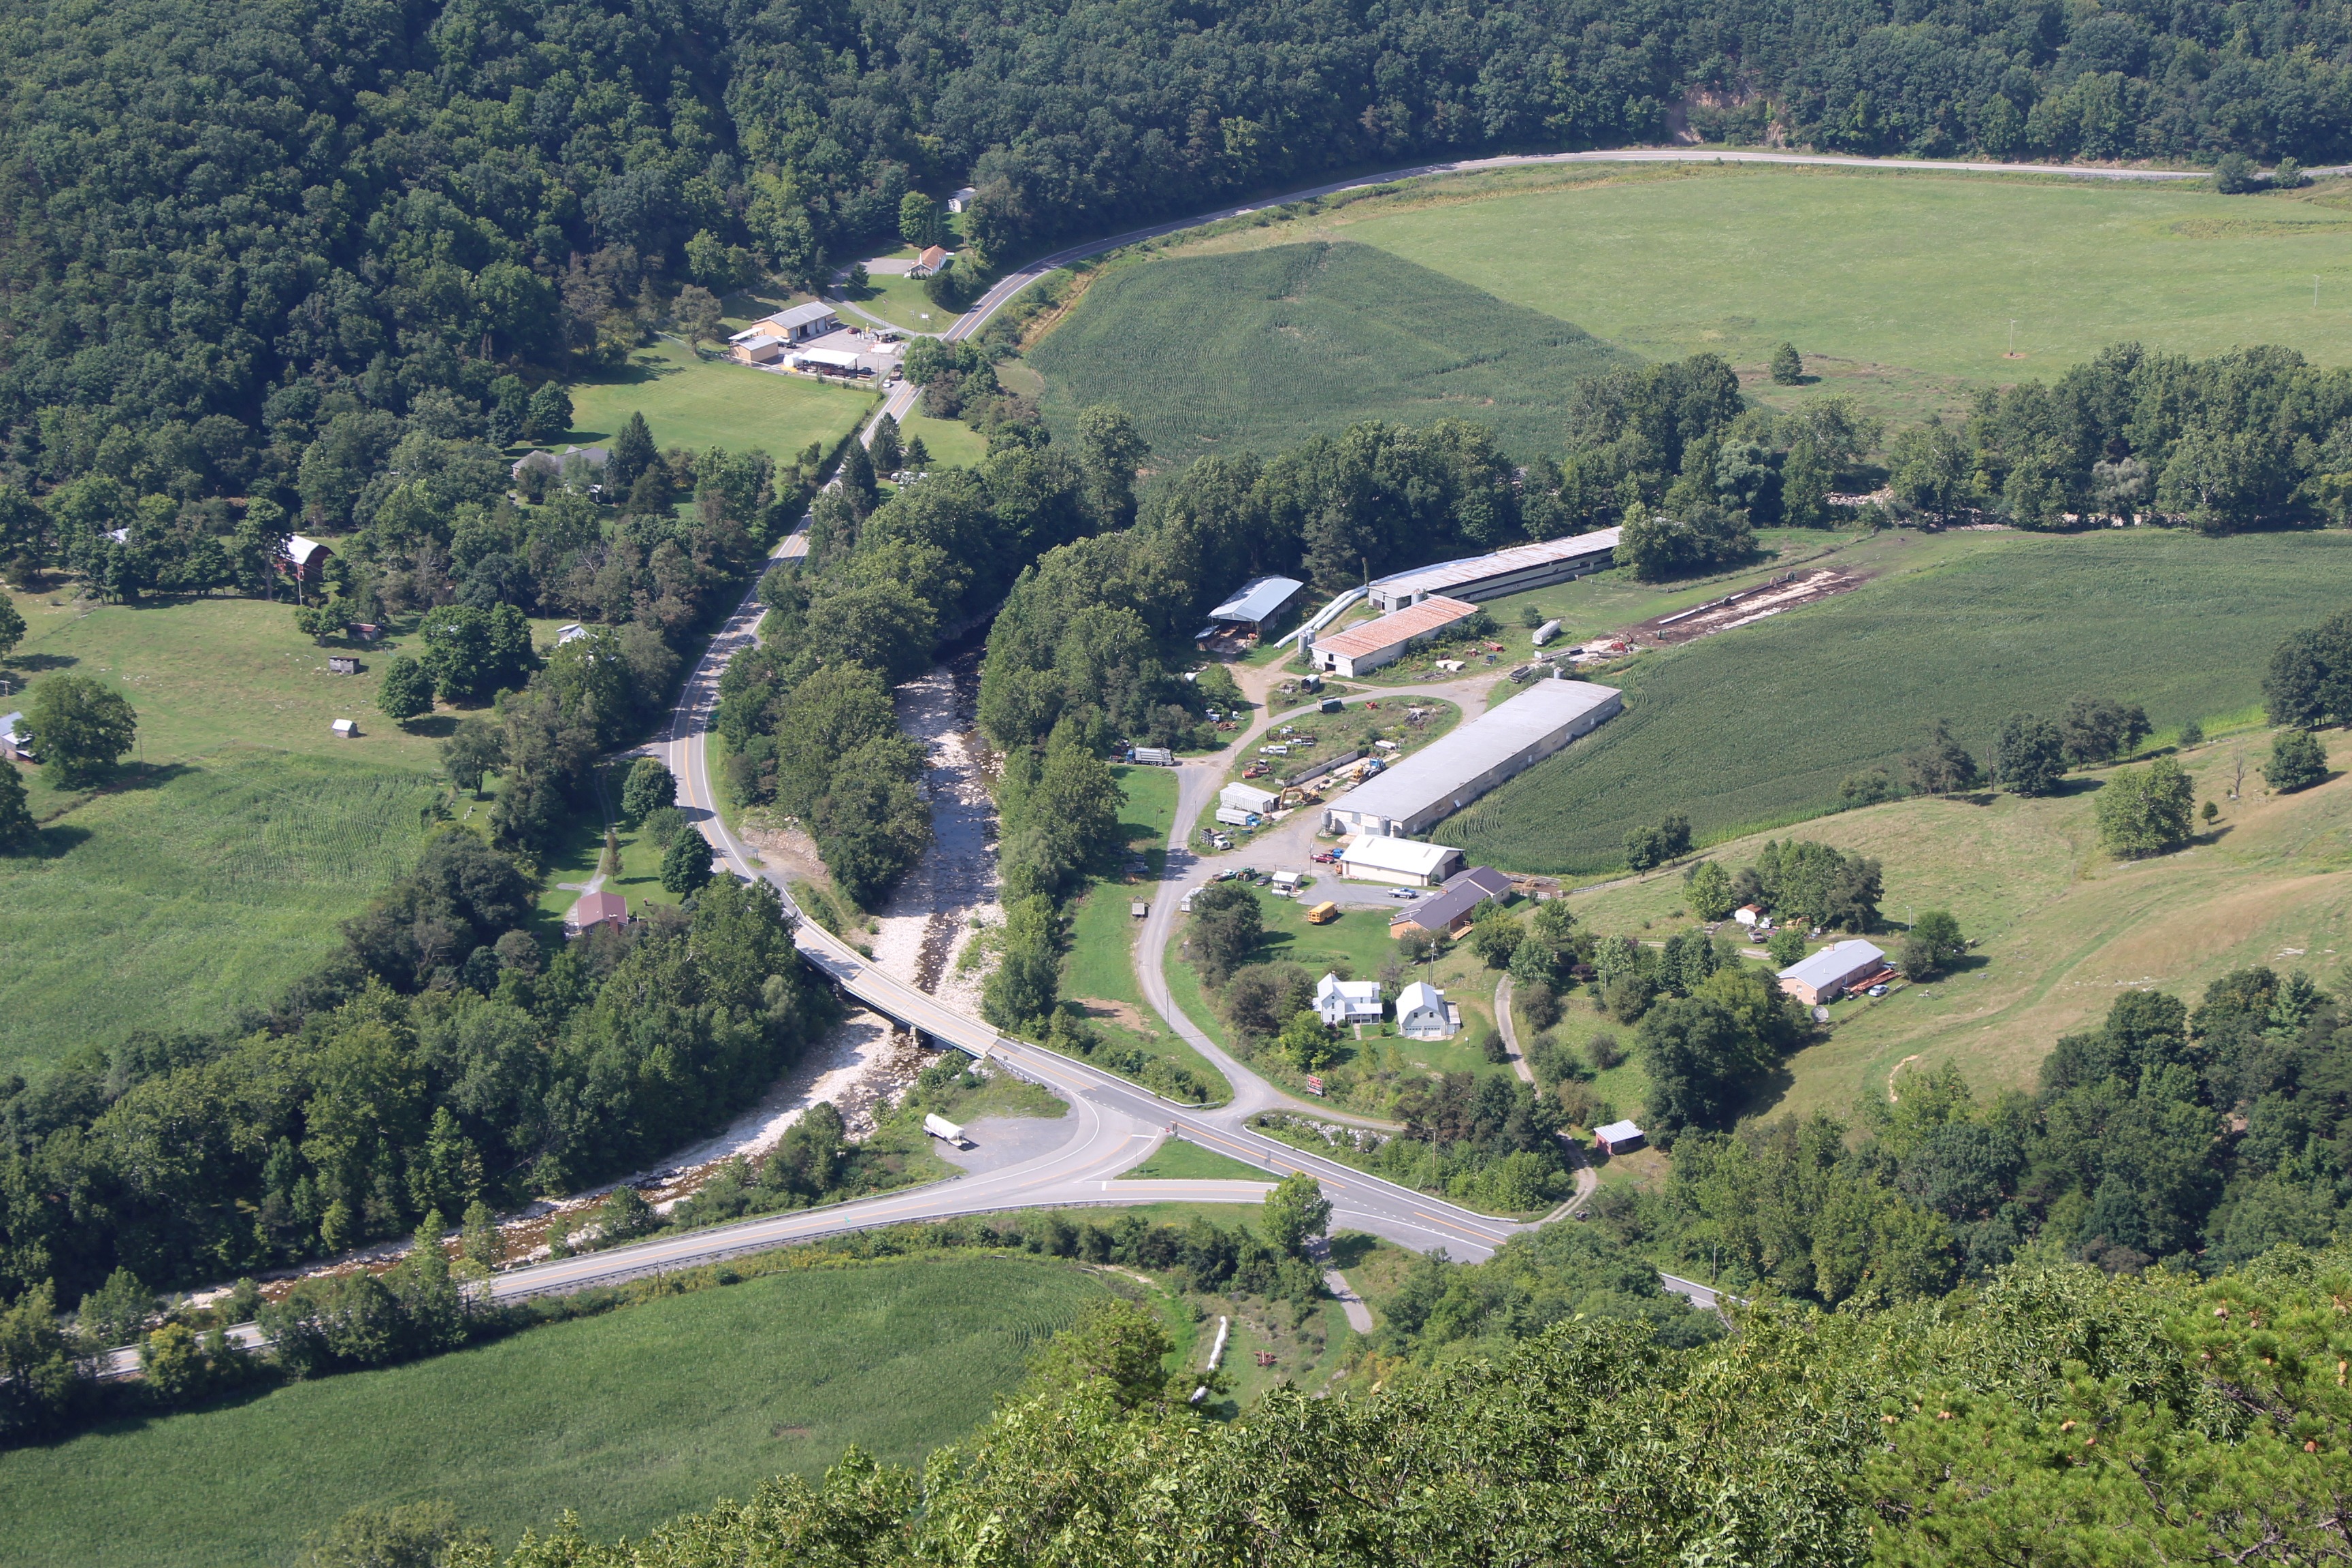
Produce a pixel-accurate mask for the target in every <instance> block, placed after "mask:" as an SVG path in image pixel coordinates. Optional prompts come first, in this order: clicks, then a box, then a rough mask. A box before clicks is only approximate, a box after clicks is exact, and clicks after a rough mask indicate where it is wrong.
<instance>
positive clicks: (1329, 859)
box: [1315, 849, 1339, 866]
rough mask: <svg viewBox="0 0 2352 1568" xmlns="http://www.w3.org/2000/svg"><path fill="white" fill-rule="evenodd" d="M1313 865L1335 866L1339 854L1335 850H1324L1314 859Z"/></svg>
mask: <svg viewBox="0 0 2352 1568" xmlns="http://www.w3.org/2000/svg"><path fill="white" fill-rule="evenodd" d="M1315 863H1316V864H1317V865H1318V866H1337V865H1338V864H1339V851H1338V850H1336V849H1326V850H1324V851H1323V852H1322V853H1321V854H1320V855H1318V856H1316V857H1315Z"/></svg>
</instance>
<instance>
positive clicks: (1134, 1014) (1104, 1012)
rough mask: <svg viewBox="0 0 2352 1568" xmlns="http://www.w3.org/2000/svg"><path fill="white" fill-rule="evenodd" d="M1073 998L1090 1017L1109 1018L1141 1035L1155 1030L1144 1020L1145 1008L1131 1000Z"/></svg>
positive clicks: (1094, 997)
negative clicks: (1114, 1000)
mask: <svg viewBox="0 0 2352 1568" xmlns="http://www.w3.org/2000/svg"><path fill="white" fill-rule="evenodd" d="M1073 1000H1074V1001H1076V1003H1077V1005H1078V1006H1079V1007H1080V1008H1081V1009H1083V1010H1084V1011H1085V1013H1086V1016H1087V1017H1089V1018H1108V1019H1109V1020H1110V1021H1111V1022H1112V1023H1114V1024H1117V1025H1118V1026H1119V1027H1121V1028H1123V1029H1133V1030H1134V1031H1135V1032H1136V1033H1137V1034H1139V1035H1149V1034H1151V1033H1153V1032H1154V1031H1153V1029H1152V1026H1151V1025H1150V1024H1149V1023H1147V1022H1145V1021H1144V1016H1143V1010H1142V1009H1141V1008H1139V1007H1138V1006H1136V1005H1134V1004H1133V1003H1131V1002H1107V1001H1105V1000H1103V999H1102V998H1101V997H1099V996H1079V997H1075V998H1073Z"/></svg>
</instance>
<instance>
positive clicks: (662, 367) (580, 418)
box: [569, 338, 877, 458]
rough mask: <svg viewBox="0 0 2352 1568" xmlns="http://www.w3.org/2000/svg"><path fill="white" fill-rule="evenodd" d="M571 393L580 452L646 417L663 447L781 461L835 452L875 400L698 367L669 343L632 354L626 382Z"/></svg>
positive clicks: (764, 374) (723, 367)
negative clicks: (809, 450)
mask: <svg viewBox="0 0 2352 1568" xmlns="http://www.w3.org/2000/svg"><path fill="white" fill-rule="evenodd" d="M571 392H572V433H571V436H570V437H569V438H570V439H571V440H572V441H574V442H577V443H579V444H580V445H582V446H586V445H589V444H591V443H593V442H597V441H604V440H609V439H611V438H612V437H614V435H616V434H618V433H619V431H620V428H621V426H623V425H624V424H625V423H627V421H628V417H629V416H630V415H631V414H636V413H641V414H643V415H644V416H646V424H647V425H648V426H651V427H652V429H653V433H654V444H655V445H656V446H658V447H690V448H693V449H694V450H697V451H699V450H701V449H702V448H704V447H727V448H729V449H730V450H733V451H747V450H749V449H750V448H751V447H759V448H761V450H763V451H765V452H767V453H769V454H771V455H772V456H773V457H776V458H791V457H793V456H795V455H796V454H797V453H799V451H800V450H801V448H802V447H805V446H807V445H808V444H809V443H810V442H812V441H817V442H822V443H823V444H824V446H825V447H828V448H830V447H832V445H833V444H834V442H835V441H836V440H839V439H840V438H841V437H842V436H844V435H845V434H846V433H847V432H848V431H849V430H851V429H852V428H854V427H855V426H856V424H857V423H858V421H859V420H861V419H863V418H865V417H866V415H868V414H870V413H872V412H873V410H874V406H875V403H876V400H877V399H876V395H875V394H874V393H873V392H871V391H866V390H864V389H861V388H857V387H845V386H831V385H827V384H824V383H822V382H818V381H814V380H811V379H809V378H807V377H805V376H797V375H778V374H773V373H772V372H770V371H764V370H753V369H752V368H751V366H749V365H740V364H734V363H729V362H727V361H724V360H715V359H699V358H698V357H696V355H695V354H694V353H692V352H691V351H690V350H688V348H687V347H686V345H685V344H683V343H680V342H673V341H671V340H670V339H668V338H663V339H661V340H660V341H658V342H656V343H655V344H654V345H653V346H652V347H651V348H644V349H639V350H638V351H637V352H636V353H634V354H631V355H630V356H629V366H628V369H626V370H625V371H624V372H622V373H621V374H617V375H615V376H614V377H612V378H611V379H609V380H604V381H582V382H575V383H573V384H572V388H571Z"/></svg>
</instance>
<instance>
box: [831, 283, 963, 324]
mask: <svg viewBox="0 0 2352 1568" xmlns="http://www.w3.org/2000/svg"><path fill="white" fill-rule="evenodd" d="M849 298H850V299H851V300H854V301H855V303H856V306H857V308H858V309H859V310H864V311H866V313H867V314H869V315H875V316H879V317H881V318H882V319H883V320H884V321H887V322H889V323H890V324H891V325H892V326H894V327H898V328H901V329H903V330H905V331H909V332H944V331H947V330H948V328H950V326H952V325H954V324H955V312H954V311H952V310H947V309H945V308H944V307H941V306H939V305H934V304H933V303H931V298H930V296H929V295H928V294H926V293H924V292H923V280H922V279H919V278H909V277H908V276H907V275H906V274H904V273H897V274H891V273H878V274H877V275H876V276H874V277H873V278H871V279H867V281H866V291H865V292H864V293H862V294H856V295H851V296H849ZM843 314H844V315H845V316H851V313H850V312H848V311H844V312H843ZM851 319H855V318H854V317H852V318H851Z"/></svg>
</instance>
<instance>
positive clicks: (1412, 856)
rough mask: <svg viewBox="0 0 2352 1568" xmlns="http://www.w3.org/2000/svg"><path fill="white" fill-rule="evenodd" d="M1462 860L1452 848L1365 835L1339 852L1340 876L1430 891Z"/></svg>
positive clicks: (1409, 839) (1457, 850) (1458, 851)
mask: <svg viewBox="0 0 2352 1568" xmlns="http://www.w3.org/2000/svg"><path fill="white" fill-rule="evenodd" d="M1461 861H1462V851H1461V850H1459V849H1456V848H1454V847H1452V846H1451V845H1446V844H1423V843H1420V842H1418V841H1416V840H1414V839H1411V838H1382V837H1377V836H1375V835H1372V834H1369V833H1367V834H1363V835H1360V837H1357V838H1356V840H1355V841H1354V842H1353V843H1351V844H1349V846H1348V847H1346V848H1345V849H1342V850H1341V851H1339V875H1341V876H1342V877H1350V878H1353V879H1356V880H1358V881H1362V882H1394V883H1396V884H1397V885H1398V886H1400V887H1405V888H1433V887H1435V886H1437V885H1438V884H1439V883H1440V882H1443V881H1444V880H1445V876H1446V873H1447V872H1448V871H1451V870H1452V869H1453V868H1454V867H1455V866H1458V865H1459V864H1461Z"/></svg>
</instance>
